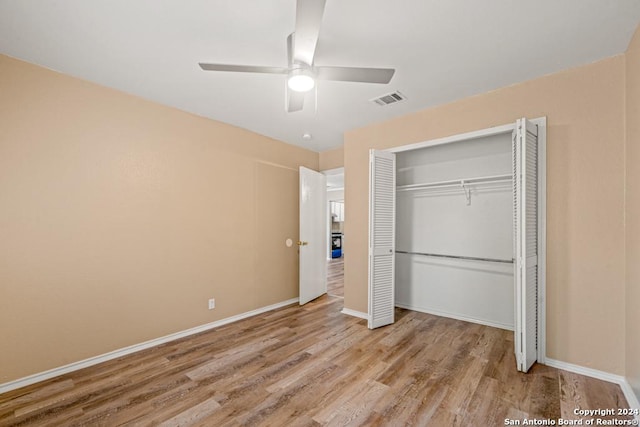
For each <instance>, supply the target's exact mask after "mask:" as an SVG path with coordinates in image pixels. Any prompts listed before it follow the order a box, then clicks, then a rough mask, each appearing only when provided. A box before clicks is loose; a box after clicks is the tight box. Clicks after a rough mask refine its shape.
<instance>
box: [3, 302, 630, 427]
mask: <svg viewBox="0 0 640 427" xmlns="http://www.w3.org/2000/svg"><path fill="white" fill-rule="evenodd" d="M342 303H343V300H342V299H341V298H336V297H330V296H326V295H325V296H323V297H320V298H319V299H317V300H315V301H313V302H311V303H309V304H307V305H305V306H303V307H299V306H297V305H292V306H288V307H284V308H281V309H278V310H275V311H271V312H268V313H265V314H262V315H258V316H255V317H252V318H250V319H246V320H242V321H239V322H236V323H233V324H229V325H225V326H222V327H220V328H217V329H214V330H211V331H209V332H205V333H201V334H199V335H194V336H192V337H188V338H185V339H182V340H178V341H174V342H171V343H168V344H164V345H161V346H159V347H155V348H152V349H149V350H145V351H142V352H139V353H136V354H133V355H130V356H127V357H123V358H121V359H118V360H114V361H110V362H106V363H103V364H101V365H96V366H93V367H90V368H87V369H84V370H81V371H77V372H73V373H70V374H67V375H64V376H61V377H59V378H55V379H52V380H49V381H45V382H42V383H39V384H35V385H32V386H29V387H25V388H23V389H20V390H16V391H12V392H9V393H5V394H4V395H0V425H2V426H14V425H37V426H47V425H52V426H61V425H62V426H75V425H86V426H116V425H156V424H160V425H200V426H227V425H229V426H236V425H246V426H259V425H271V426H319V425H333V426H345V425H371V426H405V425H415V426H437V427H439V426H449V425H459V426H501V425H505V424H504V422H505V418H511V419H517V420H522V419H524V418H529V419H531V418H538V419H547V418H550V419H558V418H560V417H563V418H567V419H569V418H575V416H574V415H573V410H574V408H576V407H580V408H583V409H598V408H616V407H625V406H626V401H625V399H624V397H623V395H622V392H621V390H620V388H619V387H618V386H617V385H614V384H611V383H607V382H603V381H599V380H595V379H592V378H587V377H584V376H581V375H576V374H572V373H569V372H565V371H561V370H558V369H554V368H549V367H546V366H542V365H534V367H533V368H532V370H531V371H530V373H529V374H521V373H518V372H516V370H515V361H514V357H513V351H512V347H513V340H512V333H510V332H508V331H504V330H500V329H495V328H491V327H487V326H481V325H476V324H473V323H466V322H462V321H458V320H453V319H447V318H443V317H437V316H432V315H428V314H424V313H417V312H412V311H407V310H402V309H398V310H397V318H396V320H397V322H396V323H395V324H394V325H392V326H388V327H384V328H380V329H376V330H373V331H371V330H368V329H367V327H366V322H365V321H364V320H361V319H357V318H354V317H350V316H347V315H343V314H341V313H340V309H341V308H342Z"/></svg>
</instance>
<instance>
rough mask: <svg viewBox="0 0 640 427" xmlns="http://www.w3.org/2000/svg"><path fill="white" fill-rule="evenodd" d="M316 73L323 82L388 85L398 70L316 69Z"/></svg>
mask: <svg viewBox="0 0 640 427" xmlns="http://www.w3.org/2000/svg"><path fill="white" fill-rule="evenodd" d="M314 72H315V74H316V77H317V78H318V79H321V80H338V81H342V82H363V83H382V84H386V83H389V82H390V81H391V78H392V77H393V74H394V73H395V72H396V70H394V69H393V68H359V67H314Z"/></svg>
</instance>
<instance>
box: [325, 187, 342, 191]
mask: <svg viewBox="0 0 640 427" xmlns="http://www.w3.org/2000/svg"><path fill="white" fill-rule="evenodd" d="M327 191H344V187H332V188H327Z"/></svg>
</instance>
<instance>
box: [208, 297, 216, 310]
mask: <svg viewBox="0 0 640 427" xmlns="http://www.w3.org/2000/svg"><path fill="white" fill-rule="evenodd" d="M214 308H216V300H215V298H211V299H210V300H209V310H213V309H214Z"/></svg>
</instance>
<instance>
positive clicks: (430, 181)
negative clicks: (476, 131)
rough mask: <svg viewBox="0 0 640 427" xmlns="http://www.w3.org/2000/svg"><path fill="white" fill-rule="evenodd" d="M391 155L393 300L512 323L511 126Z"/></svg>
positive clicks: (456, 315)
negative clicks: (393, 174) (394, 182)
mask: <svg viewBox="0 0 640 427" xmlns="http://www.w3.org/2000/svg"><path fill="white" fill-rule="evenodd" d="M396 161H397V173H396V180H397V192H396V269H395V271H396V273H395V275H396V276H395V280H396V282H395V283H396V286H395V300H396V305H397V306H399V307H404V308H409V309H412V310H416V311H423V312H427V313H432V314H436V315H441V316H447V317H453V318H457V319H462V320H467V321H472V322H476V323H481V324H487V325H491V326H496V327H500V328H504V329H509V330H513V328H514V275H513V263H512V258H513V232H514V231H513V187H512V185H513V184H512V179H511V177H512V135H511V132H508V133H504V134H499V135H492V136H488V137H482V138H476V139H472V140H465V141H460V142H453V143H448V144H442V145H436V146H431V147H426V148H420V149H416V150H411V151H405V152H400V153H397V158H396ZM463 181H464V184H463V183H462V182H463ZM422 184H424V185H422ZM425 254H430V255H425ZM455 257H466V258H482V259H483V260H477V259H462V258H455Z"/></svg>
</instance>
